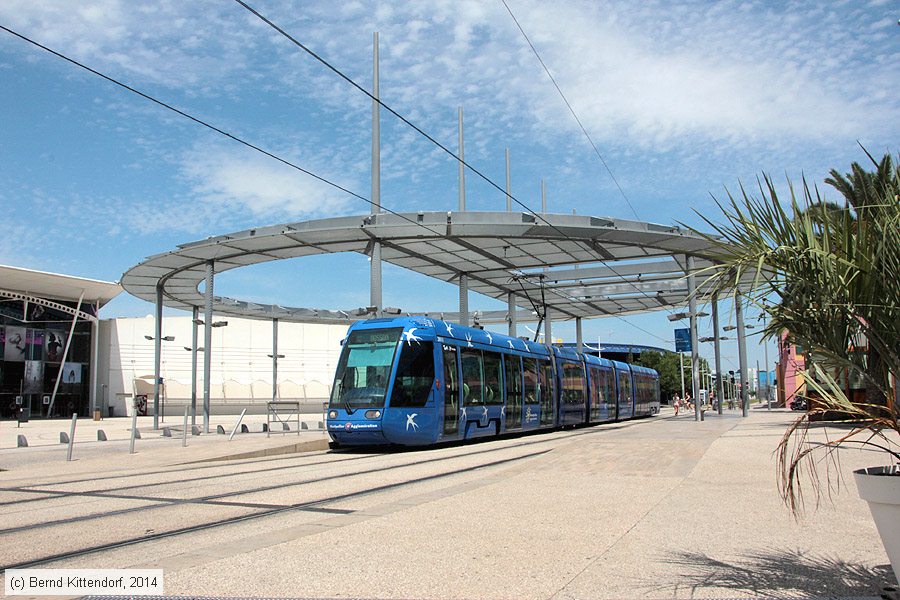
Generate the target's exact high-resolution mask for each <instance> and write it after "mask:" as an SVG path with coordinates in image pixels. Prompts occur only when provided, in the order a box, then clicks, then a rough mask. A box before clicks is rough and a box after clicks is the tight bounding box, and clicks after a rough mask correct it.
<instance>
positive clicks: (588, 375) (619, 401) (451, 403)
mask: <svg viewBox="0 0 900 600" xmlns="http://www.w3.org/2000/svg"><path fill="white" fill-rule="evenodd" d="M342 346H343V348H342V349H341V356H340V360H339V361H338V366H337V370H336V373H335V379H334V385H333V386H332V392H331V398H330V401H329V405H328V414H327V430H328V435H329V436H330V438H331V446H332V447H343V446H364V445H385V444H398V445H404V446H428V445H432V444H441V443H447V442H453V441H460V440H469V439H475V438H480V437H490V436H497V435H500V434H504V433H515V432H526V431H534V430H542V429H546V430H551V429H558V428H561V427H569V426H576V425H587V424H596V423H604V422H612V421H620V420H624V419H632V418H638V417H648V416H651V415H655V414H657V413H658V412H659V404H660V397H659V375H658V374H657V372H656V371H654V370H653V369H648V368H645V367H639V366H636V365H629V364H627V363H622V362H617V361H612V360H608V359H603V358H598V357H596V356H592V355H589V354H580V353H578V352H576V351H575V350H574V349H570V348H559V347H553V346H546V345H544V344H538V343H536V342H531V341H528V340H523V339H520V338H513V337H510V336H507V335H503V334H500V333H492V332H487V331H484V330H482V329H478V328H473V327H464V326H462V325H458V324H455V323H447V322H444V321H439V320H434V319H429V318H426V317H396V318H384V319H370V320H366V321H359V322H357V323H354V324H353V325H352V326H351V327H350V329H349V330H348V332H347V337H346V338H345V339H344V341H343V342H342Z"/></svg>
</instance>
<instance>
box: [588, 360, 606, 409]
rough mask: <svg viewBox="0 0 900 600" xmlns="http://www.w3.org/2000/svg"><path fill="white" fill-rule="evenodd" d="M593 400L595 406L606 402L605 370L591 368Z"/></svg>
mask: <svg viewBox="0 0 900 600" xmlns="http://www.w3.org/2000/svg"><path fill="white" fill-rule="evenodd" d="M591 400H592V403H593V406H594V408H596V407H598V406H599V405H601V404H604V403H605V402H606V398H604V397H603V371H601V370H600V369H591Z"/></svg>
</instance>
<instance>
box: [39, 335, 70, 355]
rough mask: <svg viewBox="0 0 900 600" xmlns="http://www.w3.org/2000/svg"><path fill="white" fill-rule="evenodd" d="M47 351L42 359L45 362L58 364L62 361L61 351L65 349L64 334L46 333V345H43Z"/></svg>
mask: <svg viewBox="0 0 900 600" xmlns="http://www.w3.org/2000/svg"><path fill="white" fill-rule="evenodd" d="M44 347H45V348H46V349H47V351H46V354H45V355H44V359H45V360H46V361H47V362H59V361H60V360H62V354H63V349H64V348H65V347H66V334H64V333H60V332H58V331H48V332H47V343H46V344H44Z"/></svg>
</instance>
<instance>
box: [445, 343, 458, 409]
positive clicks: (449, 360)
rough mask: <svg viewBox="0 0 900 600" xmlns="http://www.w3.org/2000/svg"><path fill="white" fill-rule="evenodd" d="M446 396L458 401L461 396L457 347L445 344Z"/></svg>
mask: <svg viewBox="0 0 900 600" xmlns="http://www.w3.org/2000/svg"><path fill="white" fill-rule="evenodd" d="M444 397H445V398H447V399H448V400H452V402H453V403H455V402H456V398H458V397H459V375H458V374H457V372H456V349H455V348H453V346H444Z"/></svg>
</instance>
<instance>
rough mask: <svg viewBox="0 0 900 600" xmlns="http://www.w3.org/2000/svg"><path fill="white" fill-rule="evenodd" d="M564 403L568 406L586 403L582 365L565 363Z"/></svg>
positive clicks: (563, 370)
mask: <svg viewBox="0 0 900 600" xmlns="http://www.w3.org/2000/svg"><path fill="white" fill-rule="evenodd" d="M562 372H563V383H562V385H563V394H562V395H563V401H564V402H565V403H566V404H581V403H583V402H584V369H582V368H581V365H575V364H572V363H563V366H562Z"/></svg>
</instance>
